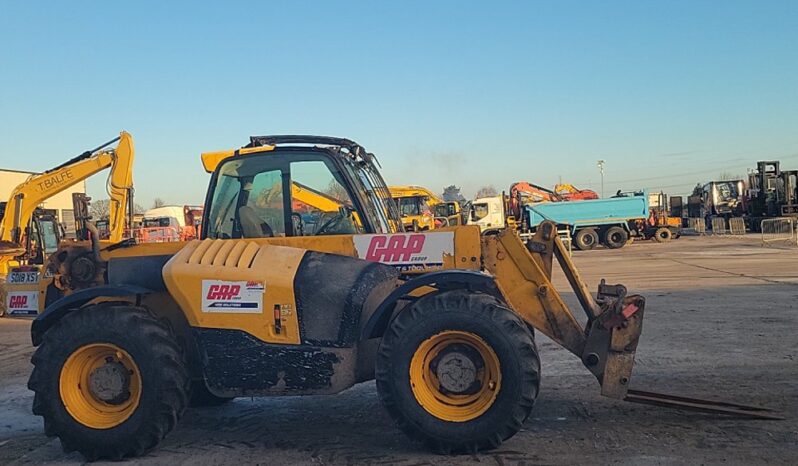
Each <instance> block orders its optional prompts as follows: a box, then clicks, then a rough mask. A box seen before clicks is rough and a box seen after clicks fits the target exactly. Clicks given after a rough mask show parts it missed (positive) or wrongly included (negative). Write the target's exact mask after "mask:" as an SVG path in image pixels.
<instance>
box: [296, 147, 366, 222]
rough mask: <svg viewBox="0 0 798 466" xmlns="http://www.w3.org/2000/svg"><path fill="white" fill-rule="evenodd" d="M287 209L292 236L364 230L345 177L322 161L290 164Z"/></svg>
mask: <svg viewBox="0 0 798 466" xmlns="http://www.w3.org/2000/svg"><path fill="white" fill-rule="evenodd" d="M290 208H291V222H292V224H293V225H292V227H293V233H294V236H315V235H346V234H356V233H363V226H362V222H361V221H360V219H359V217H358V216H357V214H356V213H355V208H354V204H353V203H352V197H351V196H350V195H349V193H348V192H347V189H346V187H345V182H344V180H343V179H342V178H341V175H340V173H338V172H337V171H335V170H333V169H331V167H329V166H328V165H327V163H326V162H325V161H322V160H306V161H300V162H293V163H291V205H290Z"/></svg>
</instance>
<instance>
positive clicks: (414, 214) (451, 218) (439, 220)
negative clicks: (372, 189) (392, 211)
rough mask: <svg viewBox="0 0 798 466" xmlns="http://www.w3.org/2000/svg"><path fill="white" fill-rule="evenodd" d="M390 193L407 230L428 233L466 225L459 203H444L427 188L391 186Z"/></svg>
mask: <svg viewBox="0 0 798 466" xmlns="http://www.w3.org/2000/svg"><path fill="white" fill-rule="evenodd" d="M388 191H389V192H390V193H391V197H392V198H393V200H394V202H396V204H397V206H398V208H399V214H400V215H401V217H402V225H403V226H404V229H405V230H409V231H426V230H433V229H435V228H440V227H442V226H457V225H462V224H463V223H464V222H463V218H462V211H461V208H460V203H459V202H457V201H444V200H443V199H441V198H440V197H438V196H437V195H436V194H435V193H433V192H432V191H430V190H429V189H427V188H424V187H422V186H389V187H388Z"/></svg>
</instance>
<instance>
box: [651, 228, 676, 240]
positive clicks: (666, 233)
mask: <svg viewBox="0 0 798 466" xmlns="http://www.w3.org/2000/svg"><path fill="white" fill-rule="evenodd" d="M672 237H673V233H671V230H670V229H669V228H665V227H661V228H657V231H655V232H654V241H656V242H658V243H667V242H668V241H670V240H671V238H672Z"/></svg>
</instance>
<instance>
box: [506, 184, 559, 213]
mask: <svg viewBox="0 0 798 466" xmlns="http://www.w3.org/2000/svg"><path fill="white" fill-rule="evenodd" d="M563 200H564V199H563V197H562V196H560V195H559V194H557V193H556V192H554V191H552V190H550V189H547V188H544V187H543V186H540V185H537V184H534V183H529V182H527V181H519V182H517V183H513V184H511V185H510V210H511V211H512V213H513V215H514V216H515V218H520V213H521V206H523V205H526V204H537V203H539V202H559V201H563Z"/></svg>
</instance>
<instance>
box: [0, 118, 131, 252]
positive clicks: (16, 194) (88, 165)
mask: <svg viewBox="0 0 798 466" xmlns="http://www.w3.org/2000/svg"><path fill="white" fill-rule="evenodd" d="M115 142H118V144H117V146H116V147H115V148H113V149H106V147H108V146H110V145H111V144H113V143H115ZM133 157H134V147H133V137H132V136H131V135H130V134H129V133H126V132H124V131H123V132H122V133H120V135H119V137H118V138H115V139H113V140H111V141H109V142H107V143H106V144H104V145H102V146H100V147H99V148H97V149H94V150H92V151H86V152H84V153H83V154H81V155H79V156H77V157H75V158H73V159H71V160H69V161H67V162H66V163H64V164H61V165H59V166H58V167H56V168H53V169H51V170H47V171H45V172H43V173H40V174H37V175H33V176H31V177H30V178H28V179H27V180H26V181H25V182H24V183H22V184H20V185H19V186H17V187H16V188H15V189H14V191H13V192H12V193H11V196H10V197H9V199H8V204H7V205H6V212H5V215H4V217H3V220H2V223H0V241H6V242H9V241H10V242H13V243H19V242H20V241H21V239H22V235H23V232H24V229H25V227H26V226H27V225H28V223H29V222H30V219H31V216H32V215H33V212H34V210H35V209H36V207H37V206H39V204H41V203H42V202H44V201H45V200H47V199H49V198H51V197H53V196H55V195H56V194H58V193H60V192H63V191H65V190H66V189H68V188H70V187H72V186H74V185H76V184H78V183H80V182H81V181H84V180H85V179H87V178H89V177H91V176H92V175H94V174H96V173H97V172H100V171H102V170H104V169H106V168H108V167H111V173H110V175H109V177H108V191H109V192H108V194H109V195H110V202H111V205H110V218H109V220H110V230H111V237H110V238H109V239H110V241H112V242H118V241H121V239H122V235H123V233H124V229H125V207H126V206H127V205H128V202H129V198H130V196H131V191H132V188H133V171H132V166H133ZM0 260H1V259H0Z"/></svg>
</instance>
